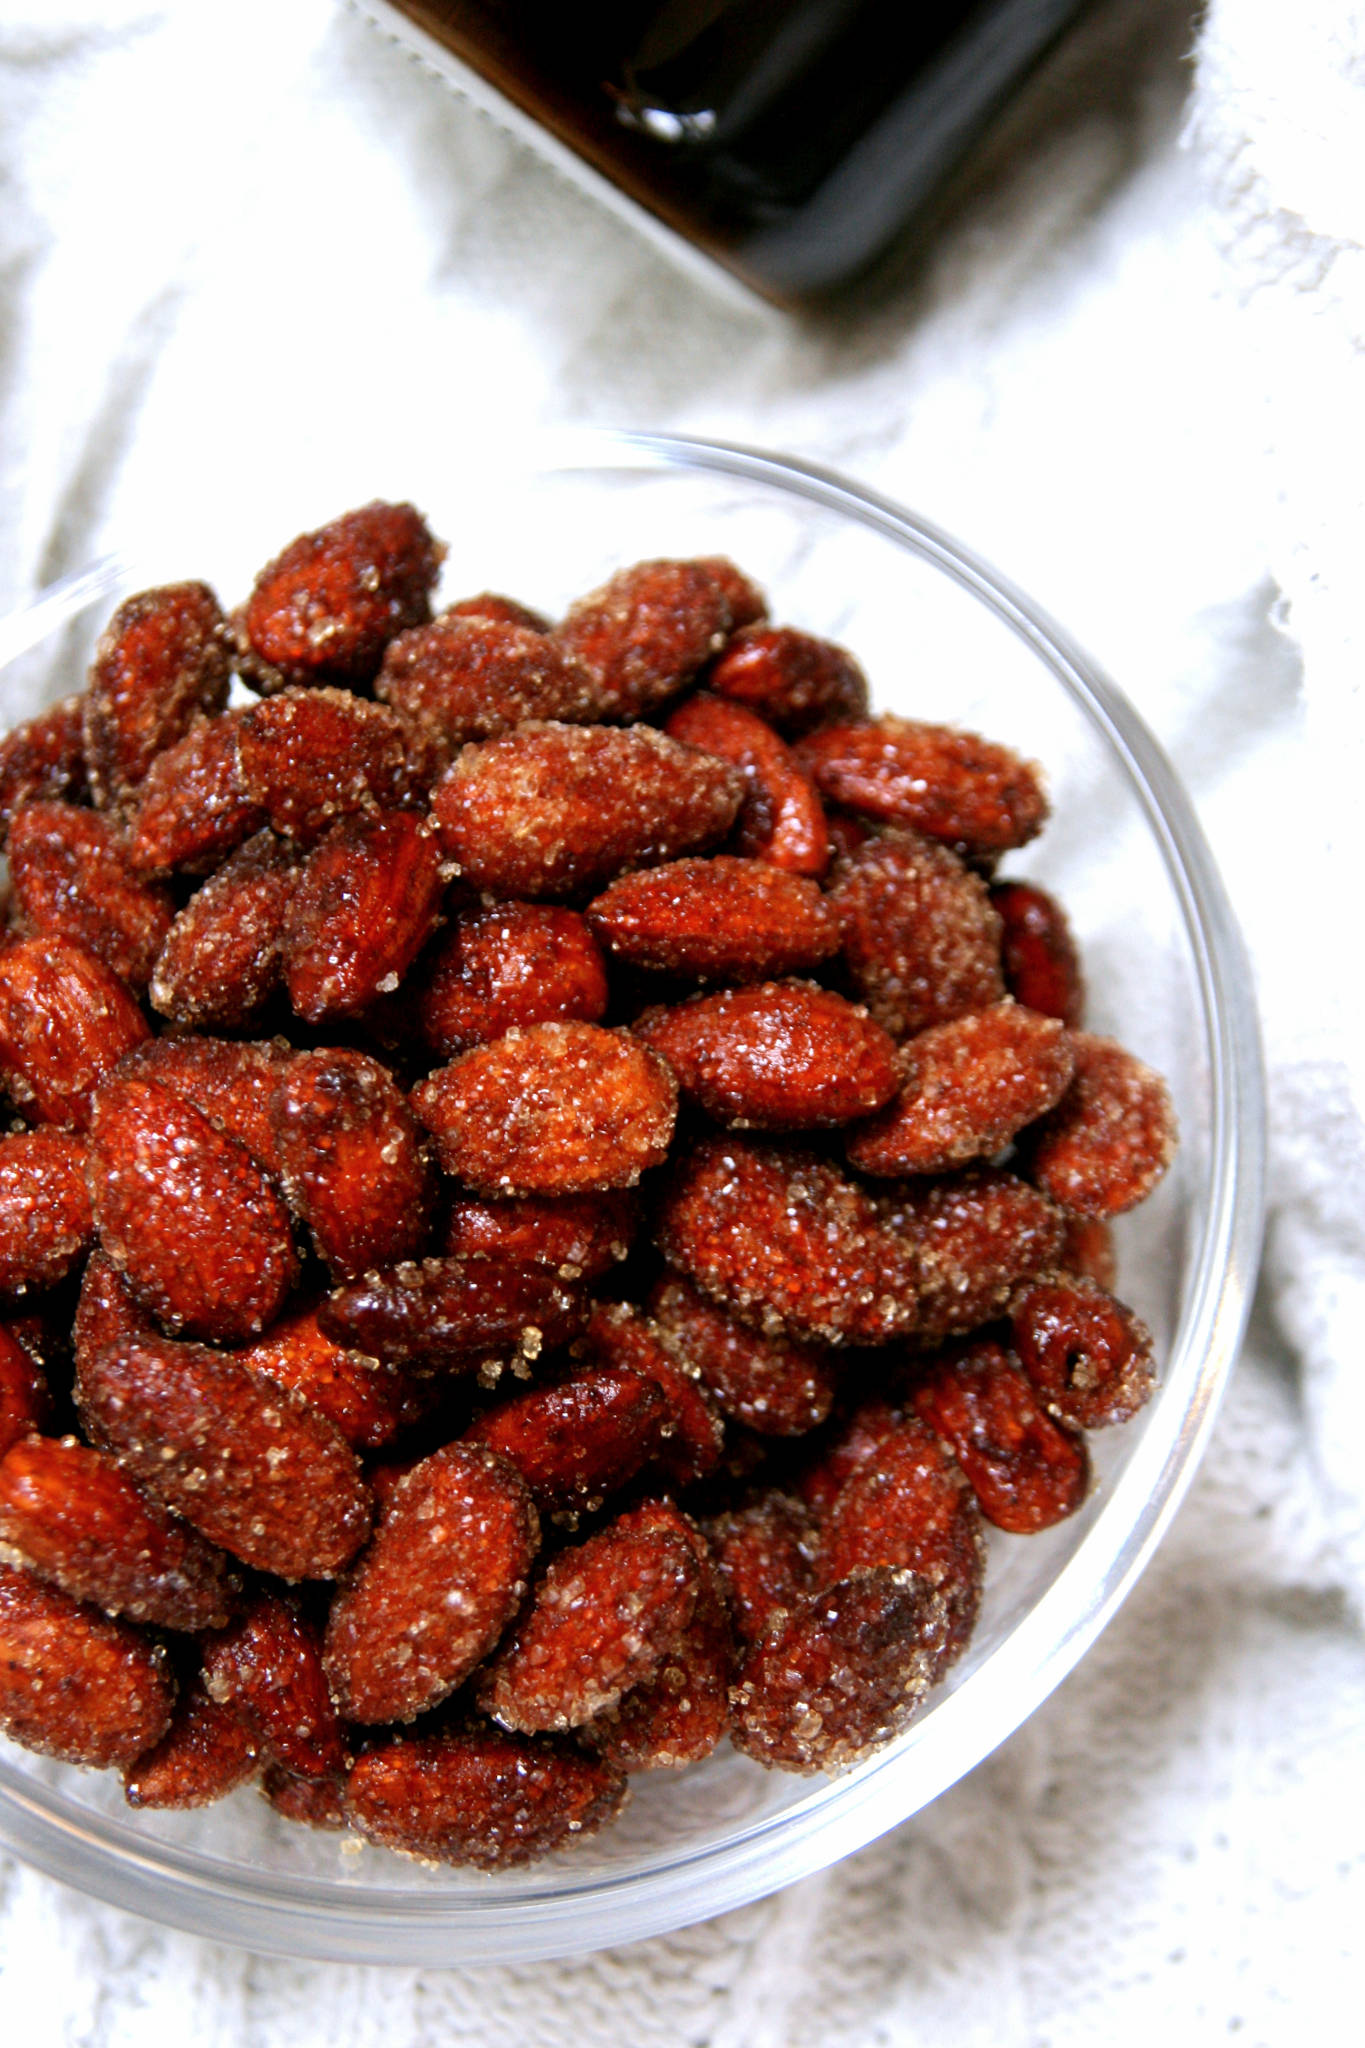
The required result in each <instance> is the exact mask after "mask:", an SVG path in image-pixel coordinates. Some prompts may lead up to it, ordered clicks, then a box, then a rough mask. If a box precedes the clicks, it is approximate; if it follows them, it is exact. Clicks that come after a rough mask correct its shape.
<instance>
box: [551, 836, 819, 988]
mask: <svg viewBox="0 0 1365 2048" xmlns="http://www.w3.org/2000/svg"><path fill="white" fill-rule="evenodd" d="M587 917H588V923H589V924H590V925H591V926H592V928H593V930H594V931H595V932H596V934H597V936H598V938H599V939H600V940H601V941H602V943H603V945H604V946H605V947H606V948H607V949H608V951H609V952H611V953H613V954H615V955H616V957H617V958H618V959H621V960H628V961H630V962H632V963H633V964H634V965H636V966H639V967H654V968H662V969H664V970H665V971H666V972H668V973H670V974H684V975H697V976H702V977H707V978H711V979H717V980H723V981H764V980H767V979H769V978H771V977H775V976H777V975H782V974H794V973H797V972H799V971H801V970H804V969H807V968H811V967H815V966H818V965H819V963H820V962H821V961H822V960H826V959H828V958H829V955H830V954H831V953H833V952H836V951H837V949H838V945H839V932H838V927H837V925H836V923H835V921H834V919H833V918H832V917H831V915H830V913H829V910H828V908H827V906H826V904H825V900H824V898H823V897H822V896H821V894H820V890H819V887H818V885H817V884H816V883H815V882H813V881H811V880H810V878H809V876H806V875H791V874H787V873H786V872H785V871H784V870H783V869H781V868H774V867H770V866H769V865H768V864H767V863H766V862H765V861H761V860H743V859H740V858H739V857H738V856H735V855H731V854H717V855H716V856H715V857H714V858H713V859H711V860H695V859H689V860H676V861H671V862H669V863H668V864H667V865H665V866H661V867H654V868H647V869H645V870H644V871H643V872H642V873H640V874H634V875H623V876H621V878H620V879H619V880H618V881H615V882H613V883H612V884H611V886H610V888H608V889H606V890H605V891H604V892H603V894H602V895H600V896H599V897H598V898H597V900H596V901H595V902H594V903H592V904H591V905H590V906H589V908H588V912H587Z"/></svg>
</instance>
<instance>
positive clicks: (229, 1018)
mask: <svg viewBox="0 0 1365 2048" xmlns="http://www.w3.org/2000/svg"><path fill="white" fill-rule="evenodd" d="M294 879H295V866H294V858H293V855H292V854H291V853H290V852H289V850H288V848H287V847H285V846H284V845H282V844H281V842H280V841H279V840H278V839H276V837H275V835H274V833H273V832H270V831H264V832H257V833H255V834H254V835H253V837H252V838H250V839H248V840H247V841H246V843H245V844H244V845H242V846H239V847H238V848H237V850H236V852H235V853H234V854H232V855H231V856H230V857H229V859H228V860H226V861H225V862H224V864H223V866H222V867H221V868H219V870H218V872H217V873H216V874H214V875H211V876H210V877H209V879H208V881H207V882H205V883H204V885H203V887H202V888H200V889H197V890H196V891H195V893H194V895H193V896H191V898H190V900H189V902H188V903H187V904H186V905H185V907H184V908H183V910H181V911H180V912H179V913H178V915H177V916H176V919H175V921H174V923H173V924H172V925H171V928H170V930H169V931H168V932H167V934H166V938H165V942H164V944H163V945H162V948H161V951H160V953H159V955H158V956H157V960H156V964H155V966H154V968H153V970H152V977H151V990H150V998H151V1004H152V1007H153V1009H155V1010H159V1011H160V1012H161V1014H162V1016H163V1017H170V1018H172V1019H173V1020H174V1021H175V1022H176V1023H177V1024H195V1025H199V1026H204V1025H207V1026H209V1027H210V1028H213V1027H217V1028H218V1029H219V1030H225V1031H234V1030H237V1031H240V1030H243V1029H244V1028H245V1027H246V1026H247V1025H248V1024H250V1023H251V1022H252V1020H253V1019H254V1018H255V1017H256V1015H257V1013H258V1012H259V1011H260V1010H261V1008H262V1007H263V1005H264V1004H265V1003H266V1002H267V1001H268V999H269V998H270V996H272V995H273V994H274V992H275V990H276V988H277V987H278V986H279V982H280V976H281V972H282V968H281V950H282V944H283V939H284V924H285V912H286V910H287V908H288V905H289V899H290V897H291V896H292V894H293V891H294Z"/></svg>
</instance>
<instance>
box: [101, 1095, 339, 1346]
mask: <svg viewBox="0 0 1365 2048" xmlns="http://www.w3.org/2000/svg"><path fill="white" fill-rule="evenodd" d="M90 1142H91V1159H90V1193H91V1199H92V1201H93V1204H94V1211H95V1224H96V1228H97V1229H98V1231H99V1239H100V1245H101V1247H102V1249H103V1250H104V1251H105V1253H106V1254H107V1255H108V1256H109V1257H110V1258H111V1259H112V1260H113V1261H114V1263H115V1264H116V1265H117V1266H118V1267H119V1268H120V1270H121V1271H122V1272H123V1273H124V1274H125V1276H126V1277H127V1279H128V1281H129V1283H130V1285H131V1286H132V1288H133V1291H134V1293H135V1294H136V1295H137V1296H138V1298H139V1300H140V1301H142V1302H143V1303H144V1305H145V1306H146V1307H147V1308H149V1309H150V1310H151V1311H152V1313H153V1314H154V1315H155V1316H156V1317H157V1319H158V1321H159V1322H161V1323H163V1324H164V1325H165V1326H166V1327H167V1328H168V1329H172V1330H176V1331H183V1332H184V1333H185V1334H186V1335H187V1336H190V1337H203V1338H207V1339H209V1340H210V1341H211V1342H214V1343H229V1344H230V1343H241V1342H242V1341H243V1340H244V1339H246V1338H249V1337H255V1336H258V1335H259V1334H260V1332H261V1331H262V1330H263V1329H265V1327H266V1326H267V1324H269V1323H271V1322H273V1321H274V1319H275V1317H276V1316H277V1315H278V1314H279V1312H280V1309H281V1308H282V1306H283V1304H284V1300H285V1296H286V1295H287V1294H288V1292H289V1290H290V1288H291V1287H292V1286H293V1284H294V1281H295V1279H296V1278H297V1276H298V1260H297V1258H296V1257H295V1253H294V1244H293V1238H292V1236H291V1234H290V1229H289V1217H288V1213H287V1211H286V1210H285V1208H284V1205H283V1203H282V1202H281V1201H280V1198H279V1196H278V1195H277V1194H276V1193H275V1191H274V1189H273V1188H272V1187H271V1185H270V1183H269V1181H268V1180H267V1179H266V1177H265V1175H264V1174H263V1173H262V1171H261V1169H260V1167H259V1166H258V1165H257V1164H256V1161H255V1160H254V1159H253V1158H252V1156H251V1154H250V1153H249V1152H248V1151H247V1149H246V1147H245V1146H244V1145H241V1144H239V1143H238V1142H237V1140H236V1139H235V1138H231V1137H229V1136H228V1135H227V1133H226V1132H225V1131H222V1130H219V1129H218V1128H217V1127H216V1126H215V1125H214V1124H212V1123H211V1122H210V1121H209V1119H208V1117H207V1116H205V1115H204V1114H203V1112H202V1111H201V1110H198V1109H196V1108H195V1107H194V1105H193V1103H191V1102H187V1101H186V1100H184V1098H183V1097H181V1096H179V1095H176V1094H174V1093H173V1092H172V1091H171V1089H169V1088H166V1087H163V1086H161V1085H160V1084H159V1083H158V1082H157V1081H154V1080H152V1079H150V1078H149V1077H148V1076H147V1075H146V1074H145V1073H142V1072H138V1071H134V1072H131V1073H127V1074H121V1075H115V1076H114V1077H112V1078H111V1079H110V1080H108V1081H106V1082H104V1083H103V1085H102V1086H101V1088H100V1090H99V1092H98V1094H97V1095H96V1098H95V1105H94V1113H93V1115H92V1118H91V1124H90Z"/></svg>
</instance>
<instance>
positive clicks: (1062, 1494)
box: [914, 1338, 1090, 1536]
mask: <svg viewBox="0 0 1365 2048" xmlns="http://www.w3.org/2000/svg"><path fill="white" fill-rule="evenodd" d="M914 1403H915V1411H916V1413H917V1414H918V1415H919V1416H920V1417H921V1418H922V1419H923V1420H924V1421H925V1422H927V1423H928V1424H929V1426H930V1428H931V1429H935V1430H937V1431H938V1433H939V1435H940V1436H941V1437H942V1438H943V1439H944V1440H945V1442H946V1443H947V1444H948V1445H949V1447H950V1448H951V1450H952V1452H953V1454H954V1456H955V1457H956V1459H957V1462H958V1464H959V1465H960V1466H961V1467H962V1470H963V1472H964V1473H965V1475H966V1478H967V1483H968V1485H969V1486H970V1487H971V1489H972V1491H973V1493H974V1494H975V1495H976V1497H977V1500H978V1501H979V1503H980V1506H981V1512H982V1514H983V1515H984V1516H985V1517H986V1520H987V1521H988V1522H994V1523H995V1525H996V1527H997V1528H998V1529H1007V1530H1009V1531H1010V1533H1011V1534H1012V1535H1015V1536H1032V1535H1035V1534H1036V1533H1037V1531H1038V1530H1040V1529H1050V1528H1051V1527H1052V1525H1053V1523H1054V1522H1060V1521H1063V1520H1064V1519H1065V1518H1066V1516H1068V1515H1074V1514H1075V1512H1076V1510H1077V1508H1079V1507H1080V1505H1081V1503H1082V1502H1083V1501H1084V1499H1085V1496H1086V1491H1087V1488H1088V1486H1089V1483H1090V1460H1089V1458H1088V1457H1087V1455H1086V1449H1085V1440H1084V1438H1083V1437H1081V1436H1079V1435H1078V1434H1077V1433H1076V1432H1075V1431H1074V1430H1070V1429H1067V1428H1065V1427H1064V1426H1063V1425H1062V1424H1061V1423H1059V1422H1054V1421H1053V1419H1052V1417H1051V1416H1050V1415H1048V1414H1046V1413H1045V1412H1044V1410H1043V1408H1042V1407H1041V1406H1040V1405H1039V1402H1038V1398H1037V1396H1036V1394H1035V1393H1034V1391H1033V1389H1032V1387H1031V1386H1030V1385H1029V1383H1028V1380H1027V1378H1026V1377H1025V1375H1024V1373H1023V1371H1022V1370H1021V1368H1020V1366H1019V1362H1018V1360H1017V1359H1016V1358H1014V1357H1013V1356H1012V1355H1011V1354H1010V1353H1009V1352H1008V1351H1006V1350H1005V1348H1004V1346H1003V1345H1000V1344H997V1343H995V1342H994V1341H993V1340H991V1339H989V1338H979V1339H977V1340H976V1341H974V1342H970V1343H966V1344H963V1345H961V1346H959V1347H958V1348H957V1349H955V1350H953V1351H950V1352H947V1353H945V1354H944V1355H942V1356H941V1357H939V1358H937V1359H935V1360H933V1361H930V1362H929V1363H927V1364H926V1367H925V1371H924V1374H923V1377H922V1378H921V1379H920V1381H919V1383H918V1384H917V1386H916V1388H915V1393H914Z"/></svg>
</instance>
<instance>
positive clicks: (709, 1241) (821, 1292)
mask: <svg viewBox="0 0 1365 2048" xmlns="http://www.w3.org/2000/svg"><path fill="white" fill-rule="evenodd" d="M657 1241H658V1245H659V1249H660V1251H662V1253H663V1255H664V1257H665V1258H666V1259H667V1260H668V1262H669V1264H670V1265H671V1266H673V1267H674V1268H675V1269H676V1270H677V1271H679V1272H681V1273H683V1274H684V1275H685V1276H686V1277H687V1278H688V1279H689V1280H691V1281H692V1282H693V1283H694V1284H695V1285H696V1286H697V1287H699V1288H700V1289H701V1290H702V1292H703V1293H704V1294H708V1295H710V1296H711V1298H712V1299H713V1300H714V1301H717V1302H719V1303H720V1305H721V1306H722V1307H723V1308H726V1309H728V1310H729V1311H730V1312H731V1313H732V1314H734V1315H737V1316H739V1317H740V1319H741V1320H742V1321H744V1322H751V1323H753V1324H755V1325H756V1327H758V1328H759V1329H761V1330H763V1332H764V1333H765V1335H768V1336H774V1337H776V1336H782V1335H788V1336H793V1337H797V1338H806V1339H810V1340H814V1341H815V1342H817V1343H823V1344H883V1343H886V1342H887V1341H888V1340H889V1339H890V1338H892V1337H896V1336H901V1335H904V1334H905V1333H907V1332H908V1331H910V1330H913V1329H914V1328H915V1325H916V1323H917V1321H918V1316H919V1263H920V1262H919V1253H918V1249H917V1247H916V1246H915V1244H914V1243H913V1242H912V1241H910V1240H909V1239H908V1238H906V1237H904V1236H902V1235H899V1234H897V1233H896V1232H895V1231H894V1230H891V1229H888V1228H887V1227H886V1226H885V1225H884V1223H883V1222H882V1219H881V1217H880V1215H879V1214H878V1211H877V1209H876V1207H875V1206H874V1204H873V1202H872V1200H871V1198H870V1197H869V1196H868V1195H866V1194H864V1192H863V1191H862V1189H861V1188H858V1187H856V1186H855V1185H854V1184H853V1182H852V1181H849V1180H846V1179H845V1178H844V1177H843V1176H842V1175H841V1174H839V1173H838V1172H837V1171H836V1170H835V1169H834V1168H833V1167H832V1166H829V1165H828V1164H826V1162H825V1161H823V1160H821V1159H819V1158H817V1157H815V1156H814V1155H813V1154H811V1153H807V1152H801V1151H796V1150H788V1149H786V1148H783V1147H779V1146H775V1145H760V1144H756V1143H755V1142H754V1141H752V1140H749V1139H742V1138H738V1137H729V1138H710V1139H705V1140H703V1142H702V1143H701V1144H699V1145H698V1146H697V1147H696V1148H695V1149H694V1150H693V1151H692V1152H691V1153H690V1154H686V1155H684V1156H683V1157H682V1158H681V1159H680V1160H678V1161H677V1162H676V1164H674V1165H673V1166H672V1168H671V1169H670V1176H669V1179H668V1182H667V1184H666V1187H665V1190H664V1194H663V1197H662V1200H661V1202H660V1205H659V1214H658V1223H657Z"/></svg>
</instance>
